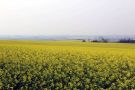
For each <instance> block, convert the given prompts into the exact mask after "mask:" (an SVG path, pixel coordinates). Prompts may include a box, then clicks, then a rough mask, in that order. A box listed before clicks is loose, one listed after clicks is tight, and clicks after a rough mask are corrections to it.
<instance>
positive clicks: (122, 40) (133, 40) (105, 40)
mask: <svg viewBox="0 0 135 90" xmlns="http://www.w3.org/2000/svg"><path fill="white" fill-rule="evenodd" d="M82 42H103V43H108V42H113V41H110V40H108V39H105V38H100V39H94V40H90V39H88V40H85V39H83V40H82ZM114 42H118V43H135V39H131V38H128V39H120V40H118V41H114Z"/></svg>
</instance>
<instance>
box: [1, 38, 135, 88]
mask: <svg viewBox="0 0 135 90" xmlns="http://www.w3.org/2000/svg"><path fill="white" fill-rule="evenodd" d="M0 89H1V90H135V44H122V43H91V42H79V41H28V40H27V41H26V40H24V41H19V40H18V41H17V40H12V41H8V40H1V41H0Z"/></svg>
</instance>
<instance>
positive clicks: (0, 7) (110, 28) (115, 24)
mask: <svg viewBox="0 0 135 90" xmlns="http://www.w3.org/2000/svg"><path fill="white" fill-rule="evenodd" d="M116 34H120V35H130V34H132V35H133V34H135V0H1V1H0V35H116Z"/></svg>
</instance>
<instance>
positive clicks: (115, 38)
mask: <svg viewBox="0 0 135 90" xmlns="http://www.w3.org/2000/svg"><path fill="white" fill-rule="evenodd" d="M101 38H105V39H108V40H109V41H118V40H120V39H128V38H131V39H135V35H131V36H128V35H108V36H107V35H104V36H98V35H97V36H88V35H87V36H85V35H78V36H77V35H63V36H62V35H52V36H51V35H50V36H28V35H11V36H6V35H3V36H0V40H82V39H85V40H95V39H96V40H100V39H101Z"/></svg>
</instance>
